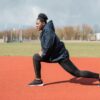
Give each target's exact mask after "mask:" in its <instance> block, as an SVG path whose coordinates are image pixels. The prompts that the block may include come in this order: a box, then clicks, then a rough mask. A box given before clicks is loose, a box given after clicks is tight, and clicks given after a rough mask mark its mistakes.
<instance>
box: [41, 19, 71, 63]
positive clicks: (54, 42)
mask: <svg viewBox="0 0 100 100" xmlns="http://www.w3.org/2000/svg"><path fill="white" fill-rule="evenodd" d="M40 41H41V47H42V56H41V57H42V60H44V61H50V62H58V61H60V60H62V59H66V58H69V53H68V51H67V50H66V48H65V46H64V43H63V42H61V41H60V40H59V38H58V37H57V35H56V34H55V28H54V24H53V22H52V21H49V22H48V23H47V24H46V25H45V27H44V29H43V30H42V32H41V33H40Z"/></svg>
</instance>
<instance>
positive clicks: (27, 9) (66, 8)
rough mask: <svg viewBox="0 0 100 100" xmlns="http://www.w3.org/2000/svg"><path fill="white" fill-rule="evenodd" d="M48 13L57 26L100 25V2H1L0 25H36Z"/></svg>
mask: <svg viewBox="0 0 100 100" xmlns="http://www.w3.org/2000/svg"><path fill="white" fill-rule="evenodd" d="M40 12H43V13H46V14H47V15H48V17H49V20H51V19H52V20H53V21H54V23H55V25H56V26H65V25H80V24H90V25H98V24H100V0H0V25H5V24H9V25H10V24H22V25H33V26H34V25H35V20H36V17H37V15H38V14H39V13H40Z"/></svg>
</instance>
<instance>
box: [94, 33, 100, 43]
mask: <svg viewBox="0 0 100 100" xmlns="http://www.w3.org/2000/svg"><path fill="white" fill-rule="evenodd" d="M95 36H96V40H97V41H100V33H96V34H95Z"/></svg>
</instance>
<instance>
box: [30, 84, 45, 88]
mask: <svg viewBox="0 0 100 100" xmlns="http://www.w3.org/2000/svg"><path fill="white" fill-rule="evenodd" d="M29 86H31V87H32V86H44V84H37V85H29Z"/></svg>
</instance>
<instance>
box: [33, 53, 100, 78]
mask: <svg viewBox="0 0 100 100" xmlns="http://www.w3.org/2000/svg"><path fill="white" fill-rule="evenodd" d="M42 61H43V60H42V58H41V56H39V54H35V55H34V56H33V65H34V70H35V76H36V78H41V62H42ZM43 62H49V61H43ZM49 63H50V62H49ZM58 63H59V64H60V65H61V67H62V68H63V69H64V70H65V71H67V72H69V73H70V74H71V75H73V76H75V77H84V78H95V79H99V74H98V73H94V72H90V71H82V70H79V69H78V68H77V67H76V66H75V65H74V64H73V63H72V61H71V60H70V59H69V58H68V59H64V60H61V61H58Z"/></svg>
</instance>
